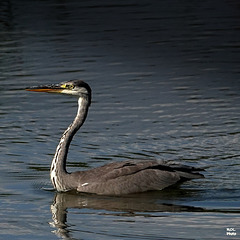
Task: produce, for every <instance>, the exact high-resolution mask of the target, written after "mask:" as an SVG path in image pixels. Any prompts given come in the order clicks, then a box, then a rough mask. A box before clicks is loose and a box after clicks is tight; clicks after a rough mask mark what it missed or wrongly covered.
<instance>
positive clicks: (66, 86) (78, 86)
mask: <svg viewBox="0 0 240 240" xmlns="http://www.w3.org/2000/svg"><path fill="white" fill-rule="evenodd" d="M26 90H27V91H33V92H48V93H63V94H68V95H74V96H78V97H88V100H89V104H90V103H91V92H92V91H91V88H90V86H89V85H88V84H87V83H85V82H84V81H81V80H73V81H68V82H63V83H60V84H51V85H42V86H37V87H29V88H26Z"/></svg>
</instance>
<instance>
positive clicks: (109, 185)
mask: <svg viewBox="0 0 240 240" xmlns="http://www.w3.org/2000/svg"><path fill="white" fill-rule="evenodd" d="M198 170H199V169H196V168H193V167H189V166H185V165H181V164H176V163H174V162H164V161H161V162H159V161H125V162H115V163H110V164H107V165H104V166H102V167H99V168H95V169H92V170H89V171H86V172H82V176H81V181H80V182H81V184H80V185H79V186H78V189H77V190H78V191H81V192H93V193H98V194H113V195H116V194H128V193H134V192H145V191H150V190H162V189H164V188H166V187H168V186H171V185H173V184H176V183H177V182H179V181H181V180H183V181H185V180H190V179H193V178H201V177H203V175H201V174H199V173H198V172H196V171H198ZM86 173H87V174H86Z"/></svg>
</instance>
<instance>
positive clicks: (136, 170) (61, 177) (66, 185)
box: [26, 80, 204, 195]
mask: <svg viewBox="0 0 240 240" xmlns="http://www.w3.org/2000/svg"><path fill="white" fill-rule="evenodd" d="M26 90H27V91H35V92H48V93H62V94H68V95H75V96H77V97H78V111H77V115H76V117H75V119H74V120H73V122H72V123H71V124H70V125H69V127H68V128H67V129H66V130H65V132H64V133H63V135H62V137H61V139H60V142H59V144H58V146H57V148H56V152H55V155H54V157H53V160H52V164H51V169H50V176H51V181H52V184H53V186H54V188H55V189H56V190H57V191H59V192H66V191H70V190H76V191H78V192H84V193H95V194H102V195H122V194H130V193H138V192H146V191H151V190H162V189H164V188H166V187H169V186H171V185H174V184H176V183H179V182H180V183H181V182H184V181H187V180H191V179H197V178H203V177H204V176H203V175H202V174H201V173H199V171H202V170H203V169H201V168H195V167H192V166H187V165H182V164H179V163H175V162H172V161H162V160H161V161H159V160H139V161H138V160H129V161H122V162H113V163H108V164H106V165H103V166H100V167H97V168H93V169H90V170H86V171H77V172H72V173H69V172H67V170H66V161H67V154H68V150H69V146H70V143H71V141H72V138H73V136H74V135H75V134H76V132H77V131H78V130H79V128H80V127H81V126H82V125H83V123H84V121H85V119H86V117H87V113H88V109H89V106H90V104H91V88H90V86H89V85H88V84H87V83H85V82H84V81H81V80H74V81H68V82H64V83H61V84H56V85H46V86H38V87H30V88H27V89H26Z"/></svg>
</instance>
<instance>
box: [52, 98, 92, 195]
mask: <svg viewBox="0 0 240 240" xmlns="http://www.w3.org/2000/svg"><path fill="white" fill-rule="evenodd" d="M88 107H89V103H88V98H87V97H80V98H79V99H78V111H77V115H76V117H75V119H74V120H73V122H72V123H71V124H70V125H69V127H68V128H67V129H66V130H65V132H64V133H63V135H62V137H61V139H60V142H59V144H58V146H57V149H56V152H55V156H54V158H53V160H52V165H51V172H50V175H51V181H52V184H53V186H54V188H56V189H57V190H58V191H67V190H69V189H68V188H72V187H73V186H70V183H68V172H67V170H66V161H67V154H68V149H69V146H70V143H71V141H72V138H73V136H74V135H75V133H76V132H77V131H78V130H79V128H80V127H81V126H82V125H83V123H84V121H85V119H86V117H87V112H88Z"/></svg>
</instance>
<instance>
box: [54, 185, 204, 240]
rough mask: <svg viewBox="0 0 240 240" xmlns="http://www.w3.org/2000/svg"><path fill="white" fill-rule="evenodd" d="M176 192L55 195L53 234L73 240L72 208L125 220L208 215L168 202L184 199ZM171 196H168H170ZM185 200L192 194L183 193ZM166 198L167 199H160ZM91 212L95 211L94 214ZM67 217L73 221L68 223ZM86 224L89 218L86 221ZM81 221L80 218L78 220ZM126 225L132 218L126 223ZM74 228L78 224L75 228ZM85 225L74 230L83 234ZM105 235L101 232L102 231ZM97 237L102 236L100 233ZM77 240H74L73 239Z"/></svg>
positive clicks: (95, 230) (69, 193) (94, 229)
mask: <svg viewBox="0 0 240 240" xmlns="http://www.w3.org/2000/svg"><path fill="white" fill-rule="evenodd" d="M172 190H173V192H172V191H171V190H170V189H169V190H165V191H162V192H160V191H159V192H151V193H148V194H144V193H140V194H132V195H127V196H126V195H125V196H116V197H115V196H96V195H92V194H76V193H74V192H67V193H56V194H55V196H54V199H53V203H52V204H51V213H52V220H53V221H51V222H50V225H51V226H52V227H54V228H55V230H54V233H55V234H56V235H57V236H58V237H61V238H63V239H73V236H72V234H74V233H73V231H72V229H71V228H70V227H69V226H73V222H72V221H71V219H72V211H71V209H73V208H75V209H79V210H78V211H77V212H78V213H83V212H84V213H86V211H81V209H93V210H96V211H95V212H94V214H96V215H101V214H103V213H104V214H107V215H108V216H109V215H111V216H119V214H121V216H124V217H133V218H134V217H135V216H144V217H160V216H163V215H161V213H162V212H168V213H171V212H204V211H205V212H206V211H207V210H206V209H204V208H199V207H194V206H187V205H177V204H169V203H165V201H166V200H167V201H168V202H169V201H171V202H173V200H175V199H178V198H179V197H180V196H181V197H182V196H183V195H182V192H181V193H179V192H178V191H174V189H172ZM168 194H169V195H168ZM184 194H186V195H185V197H186V196H188V197H190V196H191V191H188V193H187V192H184ZM161 198H165V200H160V201H159V199H161ZM91 213H92V212H91ZM68 217H69V219H70V220H68ZM84 220H85V221H86V219H85V218H84ZM77 221H78V223H79V221H80V222H81V217H80V218H78V220H77ZM125 221H126V222H127V221H129V219H126V220H125ZM74 226H75V225H74ZM84 227H85V226H82V225H81V226H78V225H76V226H75V228H77V229H78V232H81V231H82V230H81V229H84V231H86V229H85V228H84ZM91 229H92V230H93V231H94V234H96V232H97V229H96V228H94V226H92V227H91ZM101 232H102V231H101ZM98 234H101V233H99V232H98ZM74 239H75V238H74Z"/></svg>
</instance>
